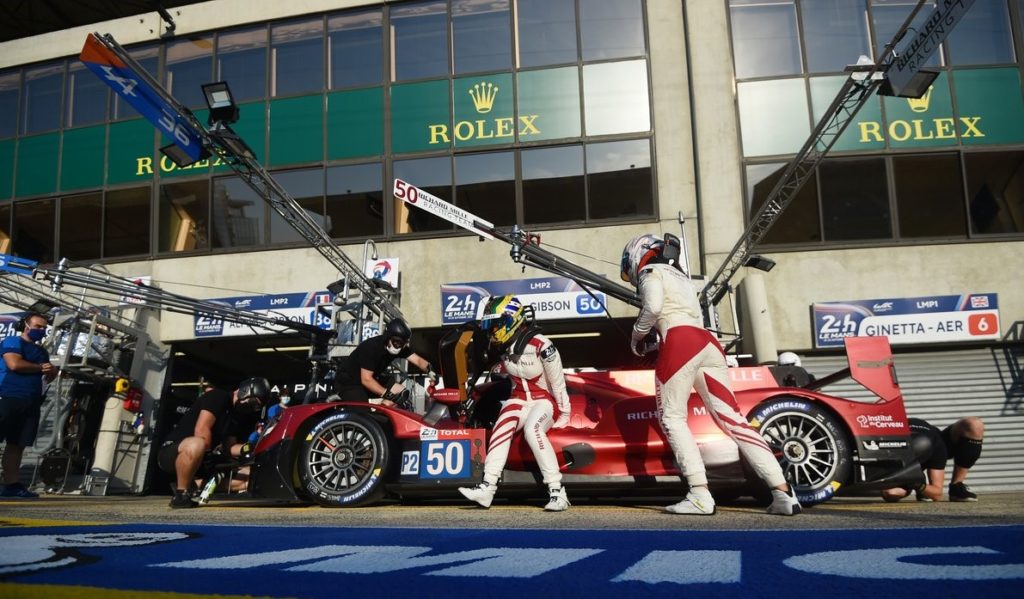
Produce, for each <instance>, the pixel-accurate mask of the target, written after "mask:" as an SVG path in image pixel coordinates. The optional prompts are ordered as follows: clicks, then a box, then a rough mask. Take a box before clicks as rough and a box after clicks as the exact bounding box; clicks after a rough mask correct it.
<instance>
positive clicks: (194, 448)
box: [157, 378, 270, 509]
mask: <svg viewBox="0 0 1024 599" xmlns="http://www.w3.org/2000/svg"><path fill="white" fill-rule="evenodd" d="M269 401H270V385H269V384H268V383H267V379H265V378H251V379H246V380H244V381H242V382H241V383H240V384H239V385H238V389H236V390H235V391H234V392H233V393H228V392H227V391H224V390H222V389H218V388H216V387H215V386H214V385H213V384H208V383H204V392H203V394H202V395H200V396H199V397H198V398H196V401H195V403H193V404H192V407H190V408H189V410H188V412H186V413H185V415H184V416H182V417H181V420H180V421H179V422H178V425H177V426H176V427H174V430H173V431H171V434H169V435H168V436H167V438H166V439H165V440H164V442H163V445H162V446H161V447H160V453H159V455H158V456H157V463H158V464H159V465H160V469H161V470H163V471H164V472H167V473H169V474H173V475H174V476H175V479H176V480H175V482H176V485H175V491H174V497H172V498H171V504H170V505H171V507H172V508H175V509H177V508H192V507H196V506H197V505H198V504H197V503H196V502H195V501H193V500H192V498H191V497H190V496H189V493H188V489H189V487H190V486H191V485H192V483H193V481H195V480H196V479H197V478H200V479H201V478H209V477H210V476H211V475H212V474H213V473H212V472H208V471H206V470H207V468H205V467H204V462H205V463H209V462H211V461H212V460H207V458H209V457H212V456H211V454H217V455H222V456H230V457H232V458H243V459H244V458H246V457H247V455H246V454H247V453H248V452H249V450H250V448H249V446H248V445H249V444H248V443H243V442H242V441H243V440H244V439H245V435H244V434H241V430H240V429H241V428H244V426H245V425H246V424H247V423H251V425H252V426H255V423H256V421H257V420H258V419H259V416H260V414H261V413H262V412H263V408H264V407H266V405H267V403H268V402H269ZM250 430H251V429H250ZM245 434H248V433H247V432H246V433H245Z"/></svg>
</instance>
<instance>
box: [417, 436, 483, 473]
mask: <svg viewBox="0 0 1024 599" xmlns="http://www.w3.org/2000/svg"><path fill="white" fill-rule="evenodd" d="M468 455H469V441H468V440H462V441H426V442H424V443H423V444H422V446H421V447H420V451H419V453H417V452H415V451H406V452H404V453H403V454H402V472H401V473H402V474H403V475H419V478H421V479H433V478H468V477H469V476H470V474H471V469H470V461H469V460H468V459H467V456H468Z"/></svg>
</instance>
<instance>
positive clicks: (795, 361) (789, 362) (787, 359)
mask: <svg viewBox="0 0 1024 599" xmlns="http://www.w3.org/2000/svg"><path fill="white" fill-rule="evenodd" d="M775 363H776V364H778V365H779V366H800V356H798V355H796V354H795V353H793V352H791V351H784V352H782V353H781V354H779V359H778V360H776V362H775Z"/></svg>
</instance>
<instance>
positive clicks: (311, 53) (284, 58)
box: [270, 18, 324, 96]
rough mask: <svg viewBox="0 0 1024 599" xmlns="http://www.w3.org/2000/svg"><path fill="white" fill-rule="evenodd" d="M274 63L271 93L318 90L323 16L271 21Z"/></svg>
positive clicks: (321, 83)
mask: <svg viewBox="0 0 1024 599" xmlns="http://www.w3.org/2000/svg"><path fill="white" fill-rule="evenodd" d="M270 49H271V56H272V60H273V64H274V72H273V86H272V87H273V89H272V90H271V95H274V96H291V95H295V94H302V93H308V92H318V91H320V90H322V89H323V87H324V22H323V20H322V19H319V18H317V19H313V20H310V21H300V22H296V23H286V24H283V25H274V26H273V27H271V29H270Z"/></svg>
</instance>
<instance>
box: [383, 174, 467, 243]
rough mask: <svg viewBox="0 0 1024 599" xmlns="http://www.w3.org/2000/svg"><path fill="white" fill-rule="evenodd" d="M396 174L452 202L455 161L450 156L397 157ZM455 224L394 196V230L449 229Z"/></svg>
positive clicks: (397, 177)
mask: <svg viewBox="0 0 1024 599" xmlns="http://www.w3.org/2000/svg"><path fill="white" fill-rule="evenodd" d="M394 170H395V178H396V179H401V180H403V181H406V182H409V183H412V184H413V185H415V186H416V187H418V188H420V189H422V190H423V191H425V192H427V193H429V194H431V195H435V196H437V197H439V198H441V199H442V200H444V201H446V202H452V201H453V199H452V163H451V159H450V158H448V157H447V156H443V157H438V158H422V159H419V160H396V161H395V163H394ZM453 228H454V225H452V224H451V223H449V222H448V221H446V220H444V219H442V218H439V217H437V216H434V215H433V214H430V213H429V212H427V211H426V210H420V209H419V208H413V207H410V206H409V205H408V204H406V203H405V202H403V201H402V200H399V199H397V198H395V233H398V234H401V233H418V232H421V231H450V230H452V229H453Z"/></svg>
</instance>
